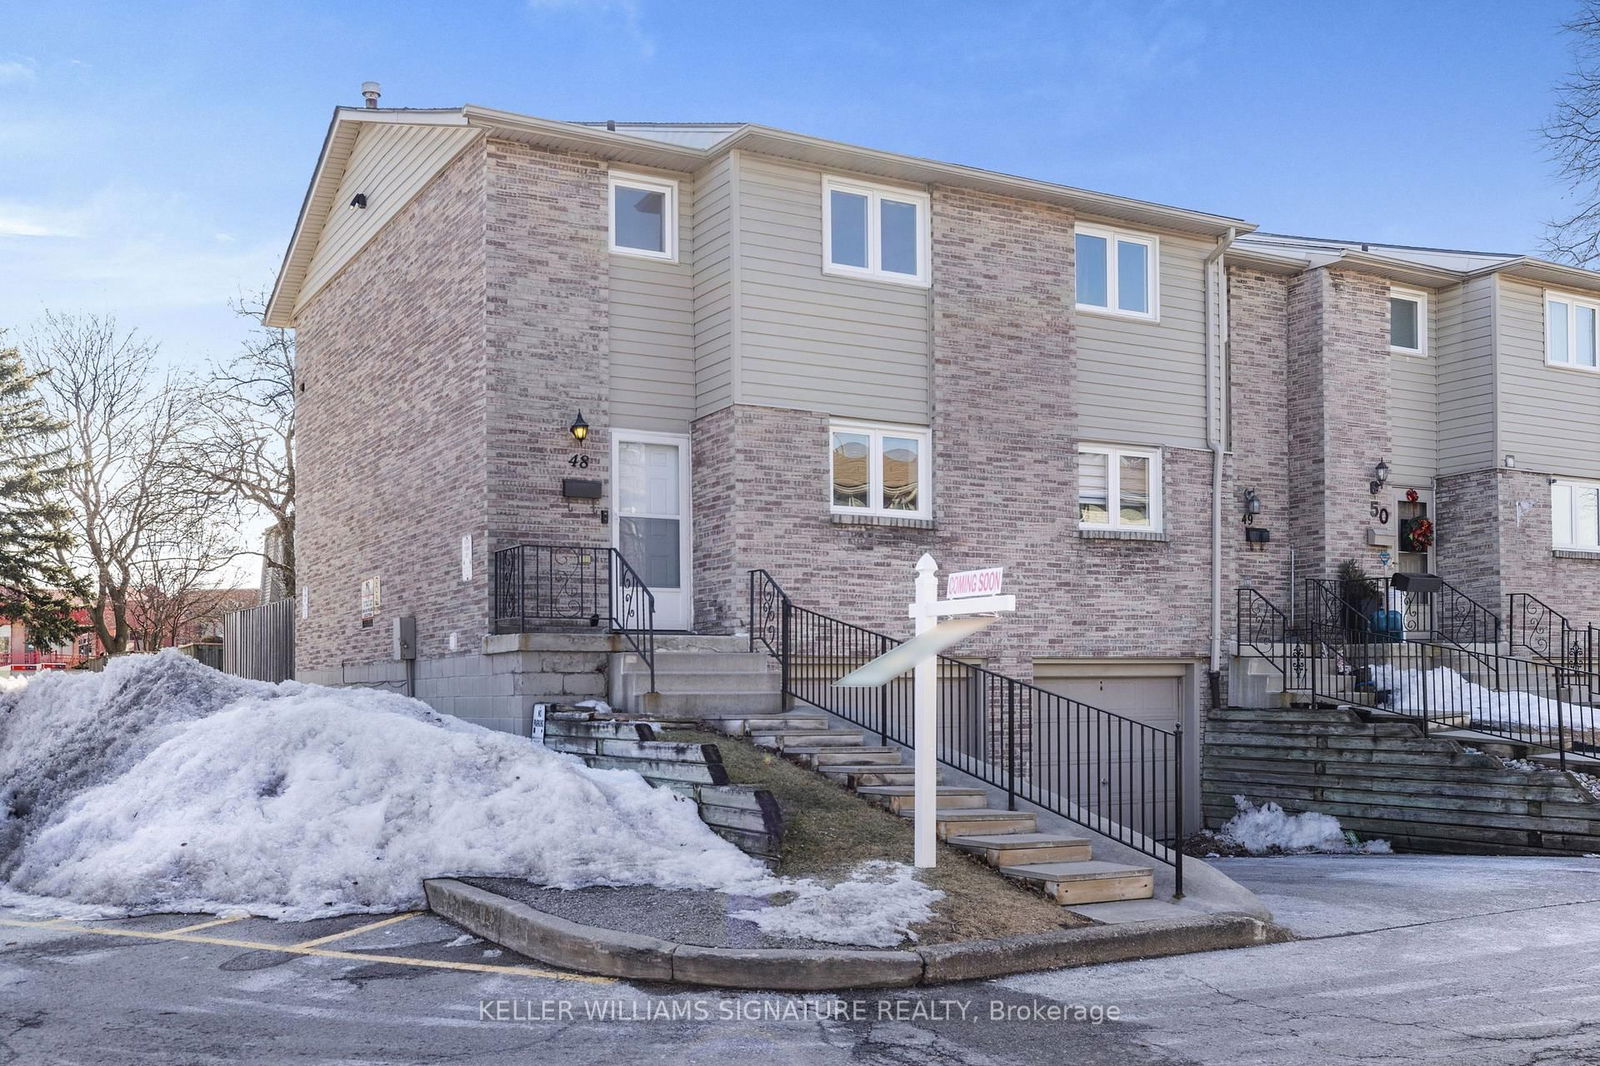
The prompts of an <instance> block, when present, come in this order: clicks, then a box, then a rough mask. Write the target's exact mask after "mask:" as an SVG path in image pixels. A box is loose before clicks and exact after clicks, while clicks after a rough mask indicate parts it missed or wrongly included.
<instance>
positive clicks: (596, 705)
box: [573, 700, 611, 714]
mask: <svg viewBox="0 0 1600 1066" xmlns="http://www.w3.org/2000/svg"><path fill="white" fill-rule="evenodd" d="M573 706H574V707H582V708H584V709H585V710H590V711H599V712H600V713H601V714H610V713H611V704H609V703H607V702H606V701H605V700H579V701H578V702H577V703H574V704H573Z"/></svg>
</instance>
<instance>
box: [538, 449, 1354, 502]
mask: <svg viewBox="0 0 1600 1066" xmlns="http://www.w3.org/2000/svg"><path fill="white" fill-rule="evenodd" d="M567 465H568V466H570V467H574V468H575V469H578V470H587V469H589V457H588V456H587V455H574V456H573V457H572V458H571V459H568V460H567ZM1374 506H1376V505H1374Z"/></svg>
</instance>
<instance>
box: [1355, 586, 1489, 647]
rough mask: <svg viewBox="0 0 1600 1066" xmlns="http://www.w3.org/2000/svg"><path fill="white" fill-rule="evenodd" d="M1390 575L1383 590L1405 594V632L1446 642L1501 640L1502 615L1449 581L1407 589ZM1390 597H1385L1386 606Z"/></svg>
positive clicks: (1472, 643)
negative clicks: (1423, 588) (1435, 589)
mask: <svg viewBox="0 0 1600 1066" xmlns="http://www.w3.org/2000/svg"><path fill="white" fill-rule="evenodd" d="M1397 580H1398V579H1397V577H1390V578H1389V580H1388V581H1387V582H1386V584H1385V587H1384V591H1385V592H1387V593H1395V592H1398V593H1399V594H1400V595H1402V596H1404V597H1405V611H1404V620H1405V627H1406V632H1407V633H1408V634H1412V635H1414V636H1417V637H1423V638H1426V639H1428V640H1440V641H1444V642H1445V643H1447V644H1460V645H1464V646H1465V645H1483V644H1497V643H1499V641H1500V616H1499V615H1497V614H1495V613H1494V611H1492V610H1490V609H1489V608H1488V607H1485V606H1484V605H1483V604H1481V603H1479V602H1478V601H1477V600H1475V599H1473V598H1472V597H1471V596H1469V595H1467V594H1466V593H1465V592H1462V591H1461V590H1460V589H1458V588H1456V587H1455V586H1454V585H1452V584H1450V582H1448V581H1442V580H1441V581H1440V582H1439V591H1438V592H1432V593H1418V592H1408V591H1405V590H1403V589H1401V588H1399V587H1398V584H1397ZM1388 602H1389V597H1385V600H1384V603H1385V605H1387V604H1388Z"/></svg>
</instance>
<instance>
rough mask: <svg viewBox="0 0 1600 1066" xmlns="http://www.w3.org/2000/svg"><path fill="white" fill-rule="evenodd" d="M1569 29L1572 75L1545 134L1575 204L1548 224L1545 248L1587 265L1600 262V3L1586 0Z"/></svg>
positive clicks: (1560, 87) (1559, 93)
mask: <svg viewBox="0 0 1600 1066" xmlns="http://www.w3.org/2000/svg"><path fill="white" fill-rule="evenodd" d="M1565 29H1566V31H1567V33H1568V34H1569V35H1570V37H1571V40H1572V61H1573V70H1572V73H1571V74H1570V75H1569V76H1568V77H1567V79H1566V80H1565V81H1563V82H1562V83H1561V84H1559V85H1558V86H1556V107H1555V113H1554V114H1553V115H1551V117H1550V121H1549V122H1548V123H1546V125H1545V127H1544V130H1543V134H1544V139H1545V144H1546V146H1547V147H1548V149H1549V151H1550V155H1551V157H1552V158H1553V159H1554V160H1555V163H1556V172H1557V174H1558V175H1559V176H1560V177H1561V179H1562V180H1563V181H1565V182H1566V183H1567V187H1568V189H1569V190H1570V191H1571V197H1572V199H1573V200H1574V201H1575V203H1574V207H1573V209H1572V211H1571V212H1569V213H1568V214H1567V215H1565V216H1564V217H1562V218H1558V219H1554V220H1552V221H1551V222H1550V223H1549V225H1548V227H1547V232H1546V235H1545V241H1544V248H1545V251H1546V252H1547V253H1548V254H1549V255H1550V256H1551V257H1552V258H1555V259H1559V260H1562V261H1564V262H1568V263H1572V264H1573V265H1575V266H1589V265H1591V264H1593V263H1594V262H1595V261H1596V260H1600V0H1585V2H1584V3H1583V4H1582V5H1581V6H1580V7H1579V9H1578V13H1577V15H1576V16H1574V17H1573V19H1572V20H1571V21H1569V22H1567V23H1566V25H1565Z"/></svg>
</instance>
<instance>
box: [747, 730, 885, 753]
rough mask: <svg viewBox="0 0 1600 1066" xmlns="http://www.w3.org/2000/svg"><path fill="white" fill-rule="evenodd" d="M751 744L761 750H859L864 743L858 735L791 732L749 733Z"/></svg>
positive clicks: (839, 732) (825, 731)
mask: <svg viewBox="0 0 1600 1066" xmlns="http://www.w3.org/2000/svg"><path fill="white" fill-rule="evenodd" d="M750 741H751V743H753V744H755V745H756V746H757V747H762V748H777V749H778V750H779V751H788V750H789V749H790V748H804V749H811V748H859V747H862V746H863V745H864V744H865V743H866V738H865V737H863V736H862V735H861V734H860V733H848V732H846V731H844V730H842V729H838V730H831V729H830V730H814V731H799V730H797V731H793V732H782V733H751V734H750Z"/></svg>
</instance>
